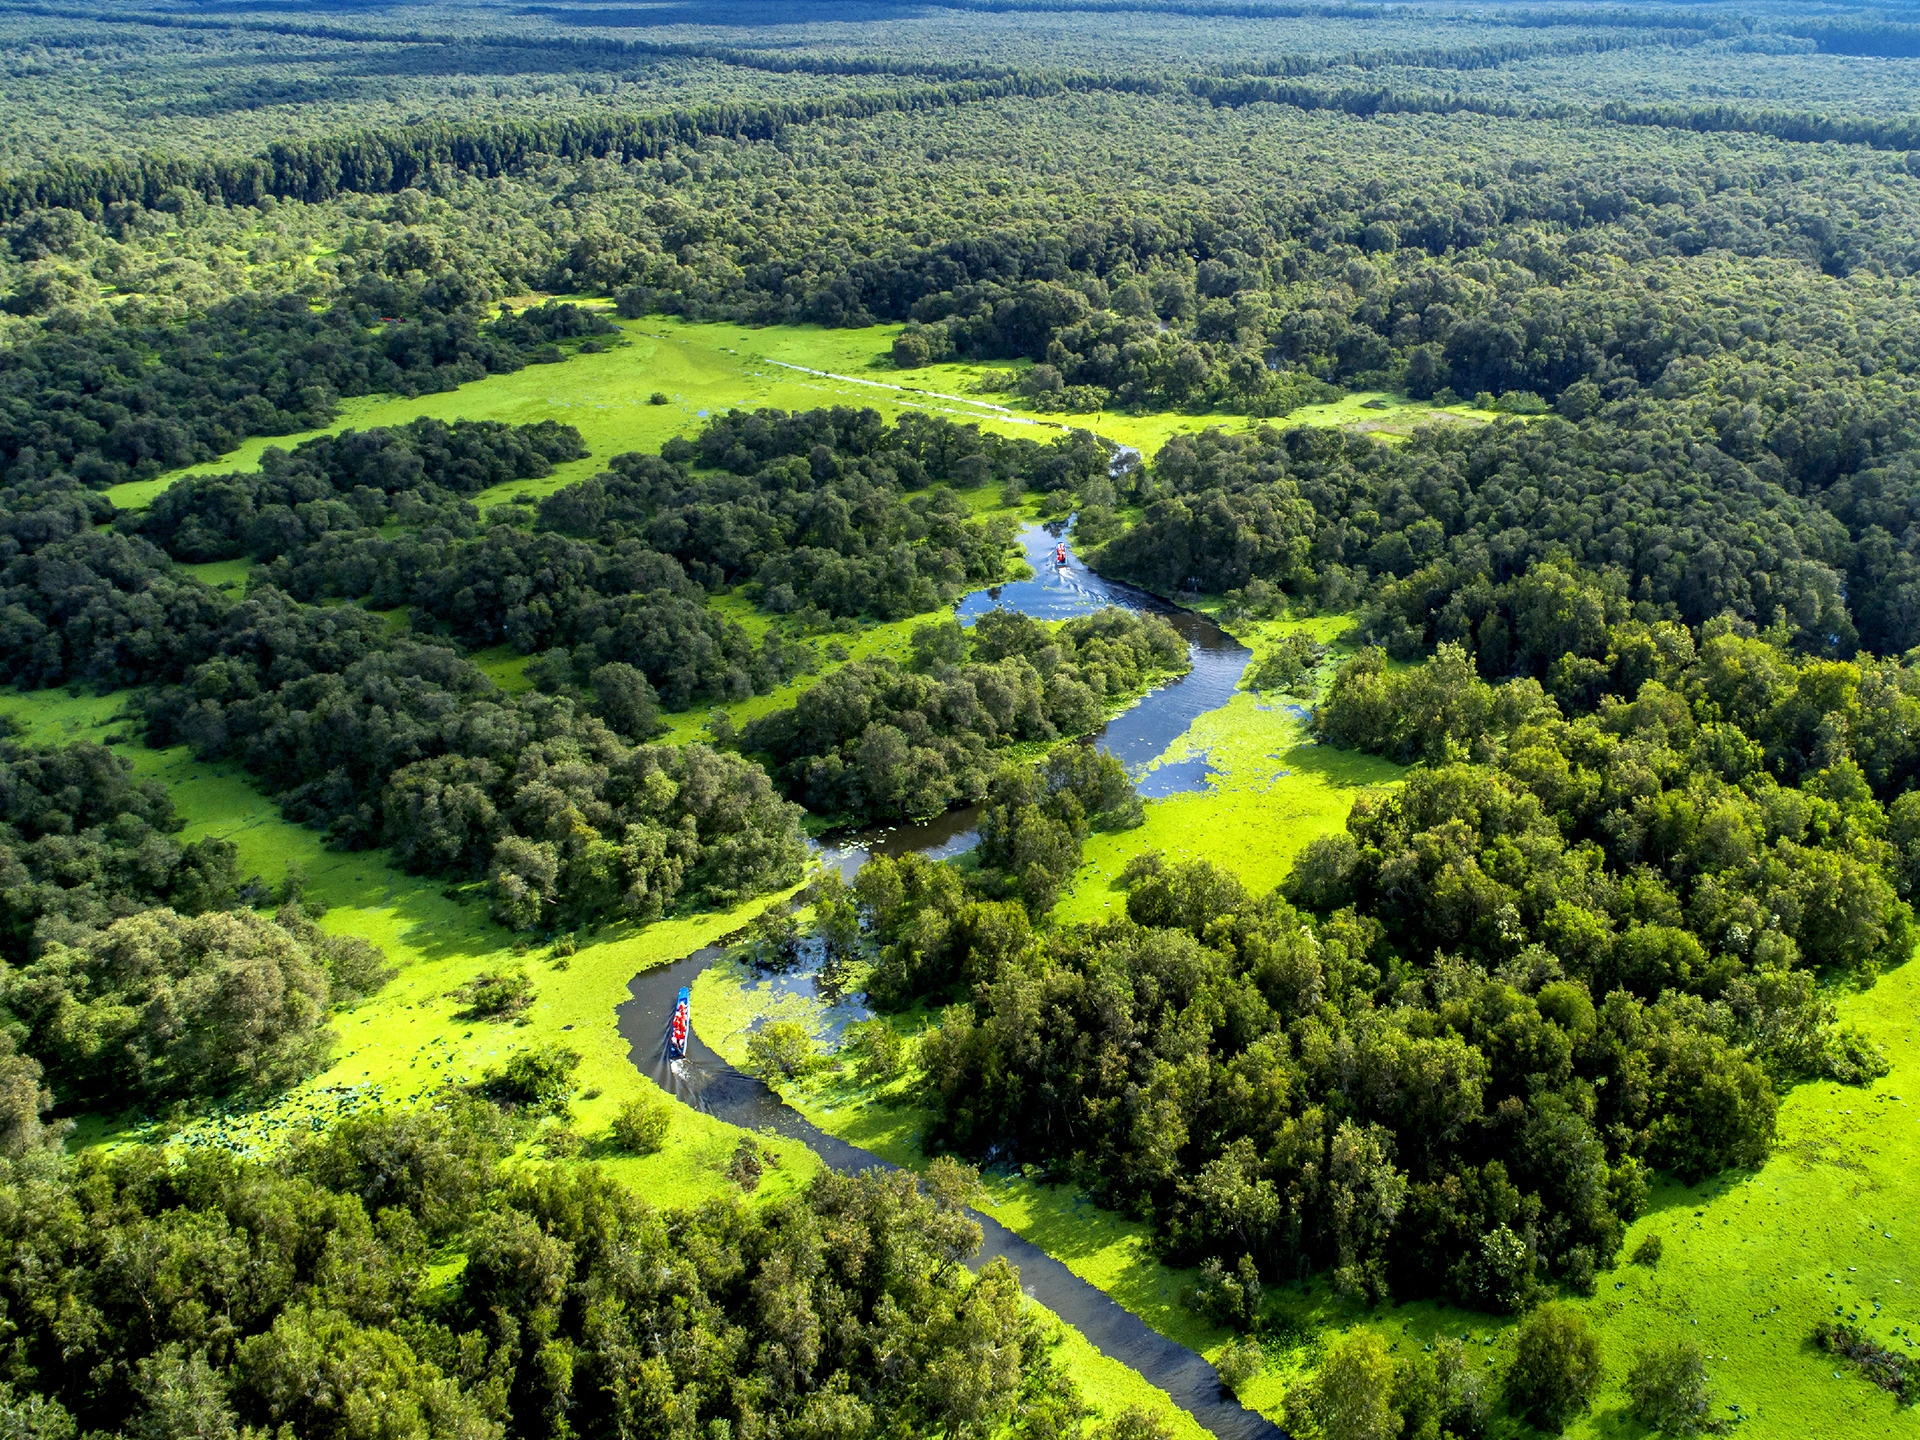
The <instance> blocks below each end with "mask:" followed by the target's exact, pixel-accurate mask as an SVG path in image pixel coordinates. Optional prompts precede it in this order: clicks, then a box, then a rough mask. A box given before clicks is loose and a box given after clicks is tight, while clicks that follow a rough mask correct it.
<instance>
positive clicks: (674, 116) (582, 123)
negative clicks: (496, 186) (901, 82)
mask: <svg viewBox="0 0 1920 1440" xmlns="http://www.w3.org/2000/svg"><path fill="white" fill-rule="evenodd" d="M1065 88H1066V86H1065V84H1064V83H1063V82H1062V81H1059V80H1053V79H1037V78H1025V77H1020V76H1012V77H1007V78H1003V79H998V80H975V81H966V82H962V83H957V84H952V85H936V86H927V87H923V88H919V89H911V90H888V91H880V92H875V93H869V94H862V95H843V96H837V97H833V98H816V99H806V100H779V101H767V102H762V103H759V104H752V105H739V104H713V105H702V106H697V107H694V108H691V109H687V110H678V111H669V112H665V113H662V114H652V115H599V116H572V117H567V118H559V119H553V120H547V121H518V122H514V123H511V124H506V123H490V124H485V125H477V126H467V125H459V124H452V123H441V124H436V125H410V126H407V127H406V128H405V129H403V130H390V131H362V132H359V133H356V134H351V135H342V136H336V137H333V138H331V139H324V140H308V141H300V142H293V143H289V144H285V145H274V146H270V147H269V148H268V150H267V152H266V153H265V154H263V155H252V156H242V157H233V158H227V159H203V158H198V157H191V158H190V157H186V156H176V155H148V156H143V157H141V158H140V159H138V160H135V161H131V162H125V161H118V160H101V161H86V162H74V163H72V164H68V165H50V166H47V167H45V168H43V169H41V170H37V171H34V172H32V173H30V174H25V175H19V176H15V177H13V178H11V179H8V180H4V181H0V216H4V217H7V218H12V217H14V216H17V215H20V214H23V213H25V212H26V211H29V210H38V209H44V208H46V207H49V206H64V207H66V208H68V209H73V210H79V211H81V212H83V213H86V214H96V213H98V211H99V210H100V208H101V207H102V206H105V205H110V204H114V203H116V202H122V201H136V202H138V203H140V204H142V205H146V206H148V207H152V206H153V205H155V204H156V203H158V202H159V200H160V199H161V197H162V196H164V195H165V194H166V193H167V192H168V191H170V190H174V189H185V190H189V191H193V192H196V193H199V194H201V195H205V196H206V197H207V198H208V199H216V198H217V199H220V200H223V201H225V202H226V203H227V204H230V205H251V204H253V203H255V202H256V201H258V200H260V199H261V198H262V197H264V196H268V195H271V196H275V197H277V198H279V199H283V200H301V201H306V202H313V201H318V200H326V199H329V198H331V197H332V196H335V195H340V194H347V193H355V192H358V193H373V194H387V193H391V192H395V191H399V190H405V189H407V188H408V187H409V186H414V185H418V184H420V183H421V182H422V181H424V180H426V179H428V178H429V177H430V176H432V175H434V174H436V173H439V172H442V171H449V170H451V171H458V172H465V173H472V174H479V175H498V174H502V173H504V172H506V171H509V170H512V169H514V168H515V167H517V166H520V165H523V164H525V163H527V162H528V161H530V160H531V159H533V158H534V157H535V156H543V155H551V156H557V157H559V158H561V159H567V160H581V159H601V158H605V157H608V156H614V157H618V158H621V159H651V158H655V157H658V156H659V155H660V154H662V153H663V152H665V151H667V150H669V149H671V148H673V147H674V146H677V145H687V144H692V143H694V142H697V141H699V140H701V139H704V138H706V137H708V136H716V135H723V136H727V137H729V138H731V139H740V140H766V139H770V138H771V137H772V136H773V135H774V134H775V133H776V132H777V131H779V130H780V129H781V128H782V127H783V126H787V125H794V124H805V123H807V122H809V121H813V120H824V119H854V118H862V117H866V116H871V115H878V114H881V113H883V112H886V111H890V110H923V109H932V108H937V107H942V106H947V105H957V104H964V103H966V102H968V101H972V100H994V99H1000V98H1003V97H1006V96H1010V95H1046V94H1057V93H1060V92H1061V91H1062V90H1064V89H1065Z"/></svg>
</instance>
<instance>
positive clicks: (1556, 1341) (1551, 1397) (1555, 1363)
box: [1506, 1302, 1602, 1433]
mask: <svg viewBox="0 0 1920 1440" xmlns="http://www.w3.org/2000/svg"><path fill="white" fill-rule="evenodd" d="M1601 1374H1602V1367H1601V1363H1600V1338H1599V1336H1597V1335H1595V1334H1594V1333H1593V1330H1592V1328H1591V1327H1590V1326H1589V1325H1588V1324H1587V1318H1586V1316H1584V1315H1582V1314H1581V1313H1580V1312H1579V1311H1578V1310H1575V1309H1574V1308H1573V1307H1572V1306H1570V1305H1564V1304H1561V1303H1559V1302H1554V1303H1551V1304H1547V1305H1542V1306H1541V1307H1540V1308H1539V1309H1537V1310H1535V1311H1533V1312H1532V1313H1531V1314H1529V1315H1528V1316H1527V1317H1526V1318H1525V1319H1523V1320H1522V1321H1521V1322H1520V1333H1519V1336H1518V1338H1517V1340H1516V1342H1515V1346H1514V1357H1513V1365H1512V1367H1511V1368H1510V1369H1509V1370H1508V1371H1507V1386H1506V1389H1507V1405H1508V1407H1509V1408H1510V1409H1512V1411H1513V1412H1514V1413H1515V1414H1516V1415H1519V1416H1521V1417H1522V1418H1524V1419H1525V1420H1527V1421H1528V1422H1529V1423H1531V1424H1534V1425H1537V1426H1539V1427H1540V1428H1541V1429H1542V1430H1551V1431H1554V1432H1555V1433H1558V1432H1559V1431H1561V1430H1564V1429H1565V1428H1566V1426H1567V1422H1568V1421H1569V1420H1571V1419H1573V1417H1574V1416H1576V1415H1579V1414H1581V1413H1582V1412H1584V1411H1585V1410H1586V1408H1587V1406H1588V1405H1589V1404H1590V1403H1592V1400H1593V1395H1594V1392H1595V1391H1596V1390H1598V1389H1599V1388H1600V1378H1601Z"/></svg>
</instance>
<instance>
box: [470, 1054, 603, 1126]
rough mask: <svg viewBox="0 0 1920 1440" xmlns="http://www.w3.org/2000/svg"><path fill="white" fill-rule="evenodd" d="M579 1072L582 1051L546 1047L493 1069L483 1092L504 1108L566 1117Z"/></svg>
mask: <svg viewBox="0 0 1920 1440" xmlns="http://www.w3.org/2000/svg"><path fill="white" fill-rule="evenodd" d="M579 1068H580V1055H579V1052H578V1051H575V1050H569V1049H567V1048H566V1047H565V1046H563V1045H542V1046H539V1047H537V1048H535V1049H530V1050H520V1051H516V1052H515V1053H514V1054H513V1055H510V1056H509V1057H507V1063H506V1064H505V1065H502V1066H498V1067H494V1068H489V1069H488V1071H487V1072H486V1074H485V1075H484V1076H483V1077H482V1078H481V1081H480V1088H481V1090H482V1091H483V1092H484V1093H485V1094H487V1095H489V1096H491V1097H492V1098H493V1099H494V1100H496V1101H498V1102H499V1103H500V1104H502V1105H506V1106H510V1107H512V1108H515V1109H522V1110H527V1111H529V1112H531V1113H533V1114H550V1115H558V1114H564V1113H565V1111H566V1108H567V1101H568V1099H569V1098H571V1097H572V1095H573V1072H574V1071H575V1070H577V1069H579Z"/></svg>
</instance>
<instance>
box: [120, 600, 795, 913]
mask: <svg viewBox="0 0 1920 1440" xmlns="http://www.w3.org/2000/svg"><path fill="white" fill-rule="evenodd" d="M221 650H222V653H221V654H220V655H218V656H217V657H216V658H214V659H212V660H209V661H207V662H205V663H204V664H202V665H200V666H197V667H195V668H194V669H193V670H191V671H189V672H188V675H187V677H186V683H185V684H183V685H181V686H179V687H174V688H169V689H167V690H164V691H161V692H160V693H159V694H157V695H154V696H152V697H150V698H149V699H148V701H147V703H146V715H147V733H148V740H149V743H152V744H157V745H167V744H175V743H180V742H185V743H187V744H188V745H190V746H192V748H193V749H194V750H195V752H196V753H198V754H200V755H201V756H203V757H208V758H211V757H215V756H230V757H232V758H234V759H237V760H239V761H240V763H242V764H243V765H245V766H246V767H247V769H248V770H249V771H251V772H252V773H253V775H254V776H255V777H256V779H257V780H258V781H259V782H260V783H261V785H262V786H263V787H264V788H265V789H266V790H267V791H268V792H269V793H270V794H273V795H275V796H276V797H278V798H279V799H280V802H281V806H282V808H283V810H284V811H285V812H286V813H287V814H288V815H289V817H290V818H293V819H296V820H302V821H307V822H309V823H313V824H316V825H320V826H323V827H325V828H326V829H327V830H328V831H329V832H330V833H331V834H332V835H333V836H334V837H335V838H336V839H338V840H339V841H342V842H344V843H346V844H348V845H353V846H361V845H372V844H386V845H390V846H392V847H393V850H394V853H395V856H396V858H398V859H399V861H400V862H401V863H402V864H403V865H405V866H407V867H408V868H409V869H413V870H416V871H422V872H426V873H430V874H439V875H449V876H456V877H464V878H480V877H483V876H484V877H486V878H487V879H488V880H489V881H490V883H491V886H492V891H493V899H494V910H495V913H496V915H497V916H498V918H499V919H500V920H501V922H502V923H503V924H507V925H510V926H512V927H515V928H521V929H527V928H534V927H538V926H542V925H549V924H553V923H556V922H559V921H567V920H571V919H573V918H576V917H580V916H586V915H601V914H613V913H620V914H627V915H632V916H635V917H637V918H643V919H647V918H653V917H655V916H658V915H659V914H661V913H663V911H664V910H665V909H666V908H667V907H668V906H670V905H672V904H674V903H675V902H676V901H677V900H678V899H680V898H681V897H682V896H686V897H688V898H693V899H698V900H700V901H701V902H703V903H715V902H727V903H730V900H729V897H731V898H732V899H740V898H744V897H745V896H746V895H747V894H750V893H753V892H756V891H759V890H764V889H770V888H775V887H776V886H777V885H778V884H783V883H787V882H786V879H783V878H782V877H792V876H793V875H795V874H796V873H797V867H798V864H799V860H800V855H801V847H800V842H799V835H798V831H797V828H796V822H797V818H798V812H797V811H796V810H795V809H794V808H793V807H791V806H788V805H786V804H785V803H784V802H782V801H781V800H780V799H779V798H778V797H777V796H776V795H775V794H774V793H773V791H772V788H771V787H770V786H769V785H768V783H767V779H766V776H765V774H764V773H763V772H762V771H760V770H759V769H758V768H757V767H755V766H752V765H750V764H748V763H746V762H745V761H742V760H740V759H739V758H737V757H735V756H731V755H720V754H716V753H714V752H713V751H711V750H708V749H707V748H705V747H704V746H699V745H694V746H677V747H665V746H645V745H643V746H630V745H628V744H627V743H625V742H624V741H622V740H621V739H620V738H619V737H618V736H617V735H615V734H614V733H613V732H612V731H611V730H610V729H608V728H607V727H606V726H605V725H603V724H601V723H600V722H599V721H597V720H594V719H592V718H590V717H589V716H587V715H584V714H582V713H581V711H580V709H579V708H577V707H576V706H575V704H574V703H573V702H572V701H571V700H568V699H565V698H558V697H549V696H545V695H539V694H534V695H525V696H521V697H519V698H517V699H509V698H508V697H506V696H504V695H502V694H501V693H500V692H499V691H498V690H496V689H495V688H494V687H493V684H492V682H491V681H489V680H488V679H487V678H486V677H485V676H484V675H483V674H482V673H481V672H480V671H479V670H478V669H477V668H476V667H475V666H474V665H473V664H472V663H471V662H469V661H467V660H465V659H463V658H462V657H460V656H459V655H458V654H457V653H455V652H454V651H452V650H450V649H446V648H443V647H440V646H432V645H422V644H419V643H417V642H415V641H412V640H404V639H403V640H393V639H392V638H391V637H389V636H387V635H386V633H385V630H384V626H382V624H381V622H380V621H379V619H378V617H376V616H371V615H367V614H366V613H365V612H364V611H360V610H357V609H353V608H329V609H318V608H310V607H305V606H298V605H294V604H292V603H291V602H289V601H288V600H287V599H286V598H285V597H284V596H281V595H279V594H278V593H277V592H275V591H273V590H271V589H267V590H264V591H263V592H260V593H256V594H253V595H250V596H249V597H248V599H247V600H246V601H245V602H243V603H242V604H240V605H238V606H235V607H234V609H233V612H232V613H231V615H230V616H229V617H228V620H227V622H226V625H225V627H224V638H223V640H222V645H221ZM663 782H664V783H663Z"/></svg>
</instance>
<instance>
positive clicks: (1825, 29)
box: [1781, 16, 1920, 60]
mask: <svg viewBox="0 0 1920 1440" xmlns="http://www.w3.org/2000/svg"><path fill="white" fill-rule="evenodd" d="M1781 28H1782V29H1783V30H1784V31H1785V33H1786V34H1788V35H1794V36H1798V37H1799V38H1800V39H1802V40H1811V41H1813V42H1814V43H1815V44H1817V45H1818V46H1819V47H1820V48H1821V49H1822V50H1824V51H1825V52H1826V53H1827V54H1829V55H1875V56H1880V57H1883V58H1886V59H1894V60H1910V59H1913V58H1914V57H1915V56H1920V25H1899V24H1895V23H1893V22H1892V21H1889V20H1884V19H1881V18H1879V17H1878V16H1876V17H1875V18H1873V19H1872V20H1796V21H1794V22H1793V23H1792V24H1790V25H1785V26H1782V27H1781Z"/></svg>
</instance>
